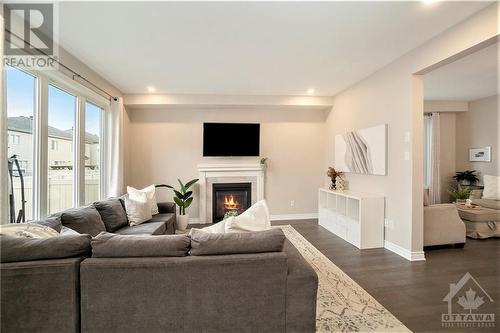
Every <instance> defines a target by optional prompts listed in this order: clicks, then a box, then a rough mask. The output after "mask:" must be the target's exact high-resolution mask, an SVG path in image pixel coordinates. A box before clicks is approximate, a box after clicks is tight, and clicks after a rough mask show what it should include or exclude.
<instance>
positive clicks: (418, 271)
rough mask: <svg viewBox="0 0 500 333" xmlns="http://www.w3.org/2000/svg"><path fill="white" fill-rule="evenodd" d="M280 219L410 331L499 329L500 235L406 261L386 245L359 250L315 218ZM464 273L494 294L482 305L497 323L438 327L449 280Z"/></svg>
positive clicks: (456, 280)
mask: <svg viewBox="0 0 500 333" xmlns="http://www.w3.org/2000/svg"><path fill="white" fill-rule="evenodd" d="M278 224H290V225H292V226H293V227H294V228H295V229H296V230H297V231H298V232H299V233H300V234H302V235H303V236H304V237H305V238H306V239H307V240H308V241H309V242H311V243H312V244H313V245H314V246H315V247H316V248H317V249H318V250H320V251H321V252H322V253H323V254H324V255H325V256H327V257H328V258H329V259H330V260H331V261H332V262H333V263H335V265H337V266H338V267H339V268H340V269H342V270H343V271H344V272H345V273H346V274H347V275H349V276H350V277H351V278H352V279H353V280H354V281H356V282H357V283H358V284H359V285H360V286H362V287H363V288H364V289H365V290H366V291H367V292H368V293H370V294H371V295H372V296H373V297H375V299H377V301H379V302H380V303H381V304H382V305H383V306H385V307H386V308H387V309H388V310H389V311H390V312H391V313H392V314H394V315H395V316H396V317H397V318H398V319H399V320H401V322H403V323H404V324H405V325H406V326H407V327H408V328H409V329H410V330H412V331H413V332H500V318H498V317H500V298H499V296H500V278H499V273H500V270H499V265H500V239H488V240H472V239H467V243H466V245H465V247H464V248H463V249H460V248H446V249H436V250H431V251H426V252H425V256H426V259H427V260H426V261H425V262H409V261H407V260H406V259H404V258H402V257H400V256H398V255H397V254H394V253H393V252H391V251H389V250H385V249H371V250H359V249H357V248H356V247H354V246H353V245H351V244H349V243H347V242H345V241H344V240H342V239H341V238H339V237H337V236H335V235H334V234H332V233H330V232H329V231H328V230H326V229H324V228H323V227H321V226H319V225H318V223H317V220H302V221H280V222H274V223H273V225H278ZM467 272H469V273H470V274H472V276H473V277H474V278H475V279H476V280H477V281H478V282H479V284H480V285H481V286H482V287H483V288H484V290H485V291H486V292H487V293H488V294H489V295H490V296H491V297H492V298H493V300H494V303H489V304H487V306H488V307H487V308H486V305H484V306H483V308H481V309H484V310H486V309H488V310H489V312H494V313H495V314H496V317H497V318H496V328H461V329H456V328H455V329H452V328H442V327H441V314H442V313H446V312H447V303H446V302H443V301H442V300H443V298H444V297H445V296H446V294H447V293H448V291H449V285H450V284H451V283H457V282H458V281H459V280H460V279H461V278H462V276H463V275H464V274H465V273H467ZM485 312H486V311H485Z"/></svg>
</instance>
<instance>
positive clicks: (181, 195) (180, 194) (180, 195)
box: [174, 190, 184, 200]
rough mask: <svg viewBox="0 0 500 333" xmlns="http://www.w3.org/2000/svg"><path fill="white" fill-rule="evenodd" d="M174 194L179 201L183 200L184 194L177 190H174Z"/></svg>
mask: <svg viewBox="0 0 500 333" xmlns="http://www.w3.org/2000/svg"><path fill="white" fill-rule="evenodd" d="M174 193H175V196H176V197H177V198H179V199H181V200H182V199H184V194H183V193H181V192H179V191H177V190H174Z"/></svg>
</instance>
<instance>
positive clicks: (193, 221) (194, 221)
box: [189, 217, 203, 224]
mask: <svg viewBox="0 0 500 333" xmlns="http://www.w3.org/2000/svg"><path fill="white" fill-rule="evenodd" d="M202 223H203V222H202V221H201V219H200V218H199V217H190V218H189V224H202Z"/></svg>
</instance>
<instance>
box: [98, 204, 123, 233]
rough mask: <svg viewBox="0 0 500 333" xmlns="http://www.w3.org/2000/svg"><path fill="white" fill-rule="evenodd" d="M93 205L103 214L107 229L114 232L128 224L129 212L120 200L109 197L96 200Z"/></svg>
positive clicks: (102, 217)
mask: <svg viewBox="0 0 500 333" xmlns="http://www.w3.org/2000/svg"><path fill="white" fill-rule="evenodd" d="M93 206H94V207H95V209H97V211H98V212H99V214H100V215H101V219H102V222H103V223H104V226H105V227H106V231H109V232H114V231H116V230H118V229H120V228H122V227H124V226H126V225H128V220H127V213H125V209H124V208H123V206H122V204H121V202H120V200H118V199H107V200H102V201H97V202H94V204H93Z"/></svg>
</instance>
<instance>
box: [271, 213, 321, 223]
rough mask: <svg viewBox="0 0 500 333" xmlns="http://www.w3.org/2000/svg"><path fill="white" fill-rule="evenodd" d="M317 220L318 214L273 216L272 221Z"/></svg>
mask: <svg viewBox="0 0 500 333" xmlns="http://www.w3.org/2000/svg"><path fill="white" fill-rule="evenodd" d="M317 218H318V213H305V214H276V215H271V221H287V220H313V219H317Z"/></svg>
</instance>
